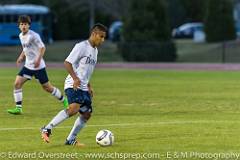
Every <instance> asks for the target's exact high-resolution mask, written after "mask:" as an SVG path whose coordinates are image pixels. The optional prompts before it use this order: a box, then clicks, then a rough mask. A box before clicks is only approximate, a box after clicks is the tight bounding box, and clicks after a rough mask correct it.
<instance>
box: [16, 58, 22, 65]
mask: <svg viewBox="0 0 240 160" xmlns="http://www.w3.org/2000/svg"><path fill="white" fill-rule="evenodd" d="M22 62H23V58H22V57H19V58H18V59H17V61H16V64H17V67H19V66H20V65H21V63H22Z"/></svg>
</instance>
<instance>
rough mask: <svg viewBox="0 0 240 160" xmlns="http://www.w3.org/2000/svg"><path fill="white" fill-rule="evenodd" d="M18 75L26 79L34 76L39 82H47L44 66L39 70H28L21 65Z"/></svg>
mask: <svg viewBox="0 0 240 160" xmlns="http://www.w3.org/2000/svg"><path fill="white" fill-rule="evenodd" d="M18 75H19V76H22V77H25V78H27V79H28V80H31V79H32V77H33V76H34V77H35V78H36V79H37V80H38V81H39V82H40V83H41V84H44V83H47V82H48V76H47V72H46V69H45V68H42V69H39V70H30V69H28V68H26V67H23V68H22V69H21V70H20V72H19V73H18Z"/></svg>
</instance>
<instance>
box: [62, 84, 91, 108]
mask: <svg viewBox="0 0 240 160" xmlns="http://www.w3.org/2000/svg"><path fill="white" fill-rule="evenodd" d="M65 94H66V95H67V98H68V103H69V104H72V103H78V104H80V110H79V112H80V113H85V112H89V113H92V98H91V96H90V94H89V92H88V91H82V90H80V89H77V90H74V89H73V88H68V89H66V90H65Z"/></svg>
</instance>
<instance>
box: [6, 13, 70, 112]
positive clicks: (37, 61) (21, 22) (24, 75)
mask: <svg viewBox="0 0 240 160" xmlns="http://www.w3.org/2000/svg"><path fill="white" fill-rule="evenodd" d="M30 24H31V19H30V17H29V16H27V15H22V16H19V18H18V26H19V29H20V31H21V33H20V34H19V38H20V41H21V44H22V48H23V50H22V52H21V54H20V56H19V57H18V59H17V62H16V63H17V66H20V64H21V63H22V62H23V61H24V59H25V65H24V66H23V68H22V69H21V71H20V72H19V73H18V75H17V76H16V80H15V84H14V91H13V95H14V100H15V103H16V107H15V108H14V109H8V113H11V114H21V113H22V99H23V93H22V87H23V85H24V83H25V82H26V81H27V80H30V79H31V78H32V76H34V77H35V78H36V79H38V81H39V82H40V84H41V85H42V88H43V89H44V90H45V91H47V92H49V93H51V94H52V95H53V96H54V97H56V98H57V99H58V100H59V101H61V102H63V105H64V107H65V108H67V107H68V102H67V99H66V98H64V96H63V95H62V93H61V91H60V90H59V89H58V88H56V87H54V86H53V85H52V84H51V83H50V82H49V80H48V76H47V72H46V69H45V67H46V65H45V62H44V60H43V55H44V53H45V46H44V44H43V42H42V40H41V38H40V36H39V35H38V34H37V33H36V32H34V31H32V30H30V29H29V28H30Z"/></svg>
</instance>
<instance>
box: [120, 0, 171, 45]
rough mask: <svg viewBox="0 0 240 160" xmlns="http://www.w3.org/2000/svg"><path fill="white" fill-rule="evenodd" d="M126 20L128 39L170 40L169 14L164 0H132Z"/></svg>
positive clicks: (125, 26)
mask: <svg viewBox="0 0 240 160" xmlns="http://www.w3.org/2000/svg"><path fill="white" fill-rule="evenodd" d="M131 2H132V3H131V6H130V9H129V14H128V16H127V17H126V18H125V22H124V38H125V40H127V41H169V40H170V38H171V33H170V27H169V22H168V16H167V15H166V7H165V5H164V3H163V2H164V1H163V0H147V1H146V0H131Z"/></svg>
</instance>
